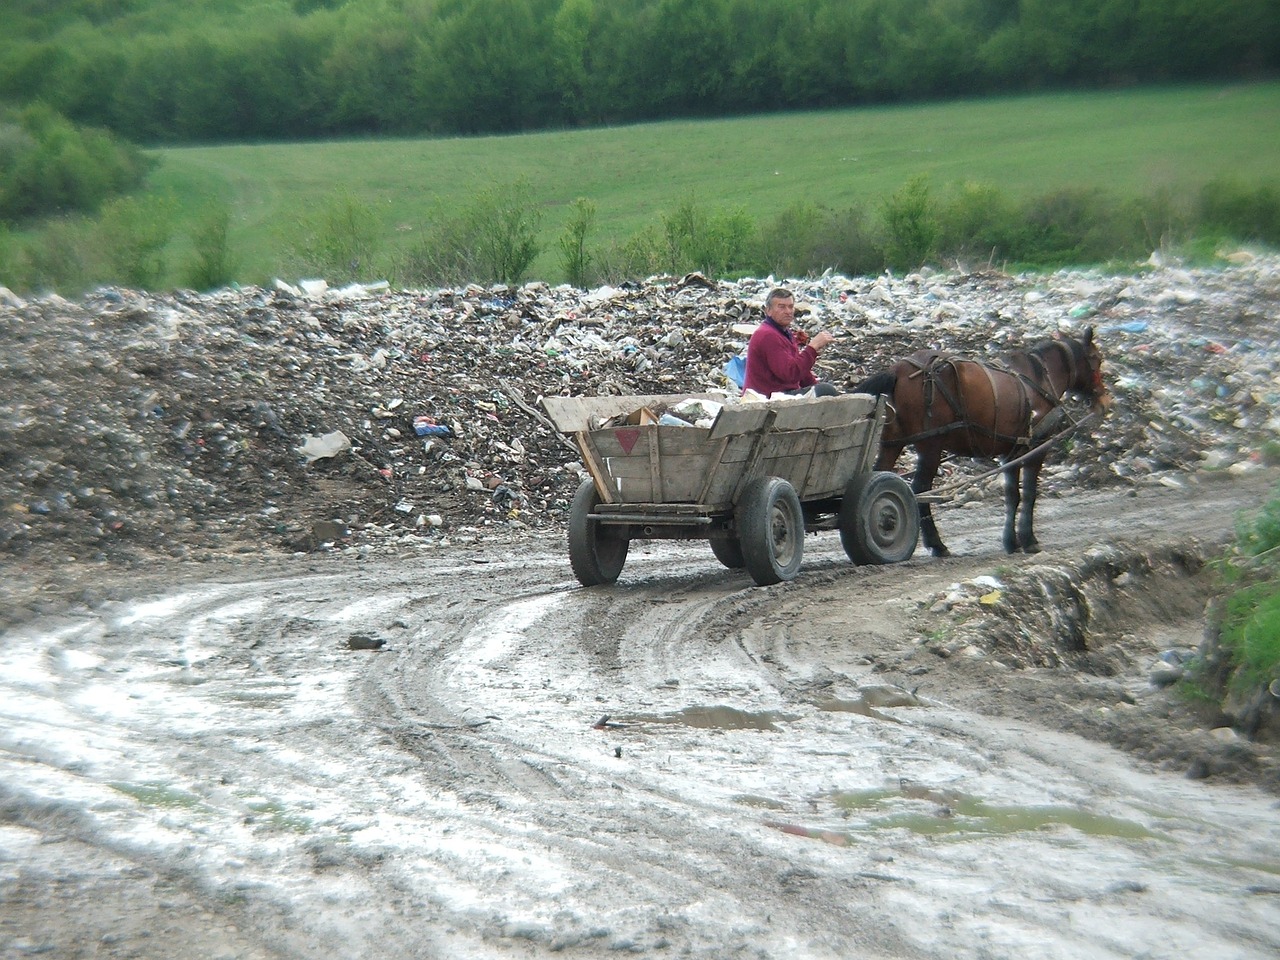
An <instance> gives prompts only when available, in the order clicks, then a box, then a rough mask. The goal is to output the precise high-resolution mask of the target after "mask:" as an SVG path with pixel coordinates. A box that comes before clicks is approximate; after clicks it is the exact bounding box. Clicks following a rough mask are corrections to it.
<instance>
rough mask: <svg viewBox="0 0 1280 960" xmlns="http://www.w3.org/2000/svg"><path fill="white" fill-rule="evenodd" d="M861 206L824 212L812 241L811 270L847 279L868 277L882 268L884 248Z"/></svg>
mask: <svg viewBox="0 0 1280 960" xmlns="http://www.w3.org/2000/svg"><path fill="white" fill-rule="evenodd" d="M869 221H870V218H869V216H868V214H867V212H866V210H865V209H864V208H862V207H856V206H855V207H847V208H845V209H844V210H832V211H826V212H824V215H823V219H822V223H821V225H820V226H819V229H818V235H817V237H816V238H815V240H814V248H813V259H812V261H811V264H810V269H811V270H814V271H818V270H823V269H826V268H827V267H832V268H834V269H836V270H839V271H841V272H842V273H845V274H847V275H848V276H851V277H858V276H870V275H872V274H876V273H879V272H880V271H881V270H883V269H884V266H885V254H884V248H883V246H882V245H881V243H880V241H879V240H878V239H877V237H876V235H875V231H874V229H873V227H872V225H871V224H870V222H869Z"/></svg>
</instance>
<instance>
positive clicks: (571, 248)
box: [559, 197, 596, 288]
mask: <svg viewBox="0 0 1280 960" xmlns="http://www.w3.org/2000/svg"><path fill="white" fill-rule="evenodd" d="M595 221H596V205H595V204H594V203H592V202H591V201H590V200H587V199H585V198H584V197H579V198H578V199H577V200H574V201H573V204H572V206H571V207H570V212H569V222H568V223H567V224H566V225H565V229H564V233H563V234H561V236H560V241H559V245H560V264H561V266H562V267H563V268H564V273H565V277H566V278H567V279H568V281H569V283H571V284H572V285H573V286H575V287H578V288H582V287H585V286H586V285H587V271H588V269H589V268H590V266H591V260H592V257H591V254H590V253H588V252H587V235H588V234H590V233H591V228H592V227H593V226H594V225H595Z"/></svg>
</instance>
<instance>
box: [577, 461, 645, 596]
mask: <svg viewBox="0 0 1280 960" xmlns="http://www.w3.org/2000/svg"><path fill="white" fill-rule="evenodd" d="M599 503H600V494H598V493H597V492H596V485H595V481H593V480H583V481H582V484H581V485H580V486H579V487H578V492H577V493H575V494H574V495H573V504H572V505H571V506H570V507H569V565H570V566H571V567H573V575H574V576H575V577H577V578H578V582H579V583H581V584H582V585H583V586H584V587H596V586H599V585H601V584H604V583H614V582H615V581H616V580H617V579H618V574H620V573H621V572H622V565H623V564H624V563H626V562H627V547H628V546H630V543H631V541H630V540H628V539H627V538H626V537H625V536H623V535H620V534H619V533H616V532H614V531H615V530H620V529H622V528H610V527H608V526H606V525H604V524H602V523H597V522H595V521H592V520H590V519H589V517H590V516H591V514H592V512H593V511H594V510H595V508H596V505H597V504H599Z"/></svg>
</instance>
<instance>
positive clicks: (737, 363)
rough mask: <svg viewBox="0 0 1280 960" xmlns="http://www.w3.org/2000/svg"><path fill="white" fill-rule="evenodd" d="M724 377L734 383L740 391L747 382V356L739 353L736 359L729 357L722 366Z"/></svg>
mask: <svg viewBox="0 0 1280 960" xmlns="http://www.w3.org/2000/svg"><path fill="white" fill-rule="evenodd" d="M724 375H725V376H726V377H728V378H729V379H730V380H732V381H733V382H734V383H736V384H737V385H738V389H739V390H741V389H742V387H743V385H744V384H745V383H746V382H747V355H746V354H745V353H741V354H739V355H738V356H736V357H730V358H729V361H728V362H727V363H726V364H725V365H724Z"/></svg>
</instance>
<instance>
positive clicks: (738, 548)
mask: <svg viewBox="0 0 1280 960" xmlns="http://www.w3.org/2000/svg"><path fill="white" fill-rule="evenodd" d="M711 552H712V553H714V554H715V555H716V559H717V560H719V561H720V562H721V563H722V564H724V565H725V566H726V567H728V568H729V569H730V570H741V569H742V568H743V567H745V566H746V565H747V561H746V560H744V559H743V558H742V541H741V540H739V539H738V538H737V537H712V538H711Z"/></svg>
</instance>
